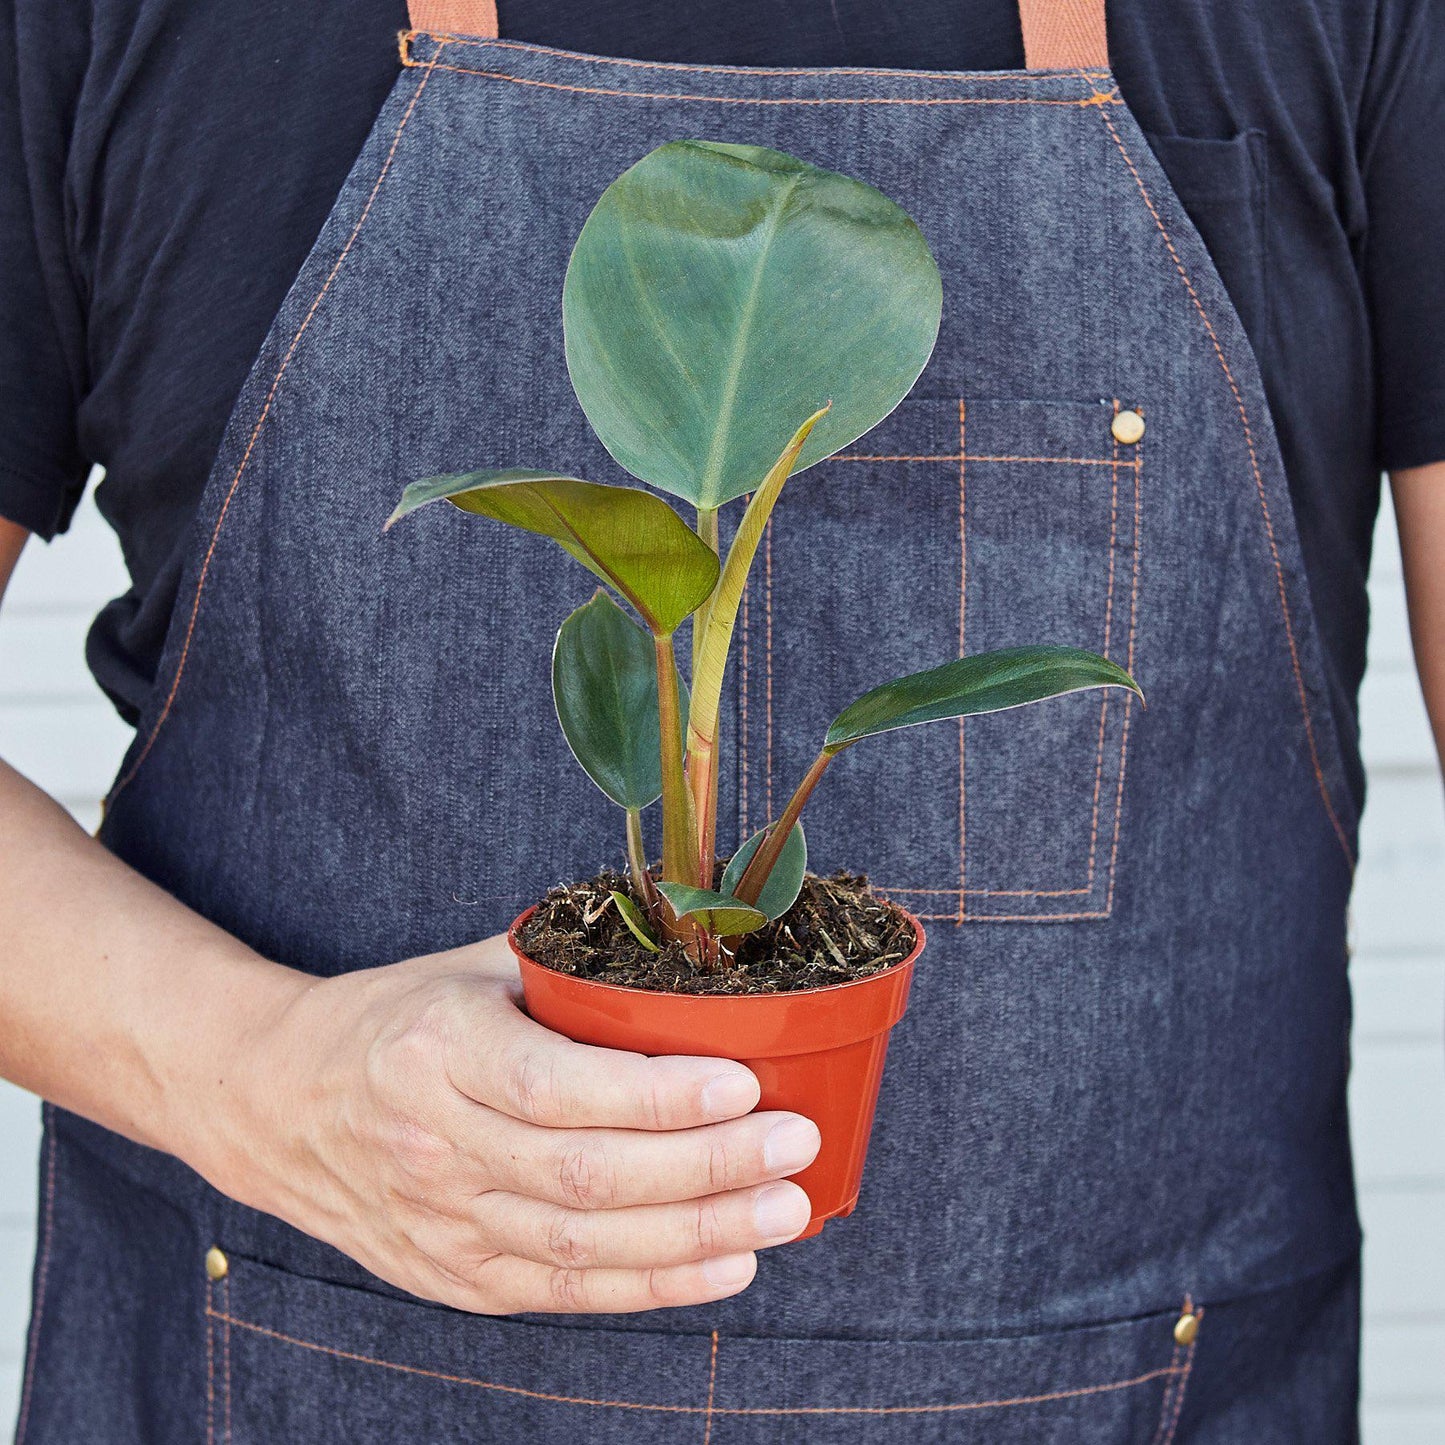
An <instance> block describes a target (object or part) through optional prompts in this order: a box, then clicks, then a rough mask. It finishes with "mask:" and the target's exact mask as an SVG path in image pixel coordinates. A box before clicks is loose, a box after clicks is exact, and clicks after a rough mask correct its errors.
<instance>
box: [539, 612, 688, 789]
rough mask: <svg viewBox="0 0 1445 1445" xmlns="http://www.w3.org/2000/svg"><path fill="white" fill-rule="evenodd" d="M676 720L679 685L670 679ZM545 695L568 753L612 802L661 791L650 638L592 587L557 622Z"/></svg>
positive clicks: (684, 700)
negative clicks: (549, 695)
mask: <svg viewBox="0 0 1445 1445" xmlns="http://www.w3.org/2000/svg"><path fill="white" fill-rule="evenodd" d="M678 694H679V698H680V701H681V704H682V718H683V727H684V728H686V726H687V690H686V688H685V687H683V685H682V681H681V679H679V681H678ZM552 698H553V701H554V702H555V703H556V705H557V721H558V722H560V723H561V724H562V733H563V736H564V737H565V738H566V739H567V746H568V747H569V748H571V749H572V755H573V757H575V758H576V759H577V761H578V762H579V763H581V764H582V766H583V768H584V769H585V770H586V772H587V776H588V777H589V778H591V779H592V781H593V782H594V783H596V784H597V786H598V787H599V788H601V789H602V791H603V792H604V793H606V794H607V796H608V797H609V798H611V799H612V801H613V802H614V803H616V804H617V805H618V807H620V808H645V807H647V805H648V804H649V803H652V802H655V801H656V800H657V799H658V797H659V796H660V795H661V793H662V761H661V758H662V740H661V736H660V734H659V732H658V727H659V723H658V711H657V656H656V652H655V650H654V648H653V645H652V638H651V637H650V636H649V635H648V634H647V632H646V631H645V630H644V629H643V628H641V627H639V626H638V625H637V624H636V623H635V622H634V621H633V620H632V619H631V618H630V617H629V616H628V615H627V614H626V613H625V612H624V611H623V610H622V609H621V608H620V607H619V606H618V605H617V604H616V603H615V602H614V601H613V600H612V599H611V597H609V596H608V595H607V593H606V592H604V591H602V589H601V588H598V590H597V592H596V593H595V594H594V595H593V597H592V599H591V601H589V602H584V603H583V604H582V606H581V607H579V608H578V609H577V610H576V611H575V612H574V613H572V615H571V616H570V617H568V619H567V620H566V621H565V622H564V623H563V624H562V625H561V627H559V628H558V629H557V642H556V645H555V646H554V647H553V649H552Z"/></svg>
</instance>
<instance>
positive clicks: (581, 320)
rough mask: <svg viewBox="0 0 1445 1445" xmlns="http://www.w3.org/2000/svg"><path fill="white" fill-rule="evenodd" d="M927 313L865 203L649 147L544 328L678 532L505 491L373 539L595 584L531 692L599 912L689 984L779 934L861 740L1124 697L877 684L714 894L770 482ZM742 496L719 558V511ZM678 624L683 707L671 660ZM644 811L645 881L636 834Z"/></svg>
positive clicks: (886, 399) (854, 413) (1028, 685)
mask: <svg viewBox="0 0 1445 1445" xmlns="http://www.w3.org/2000/svg"><path fill="white" fill-rule="evenodd" d="M941 309H942V285H941V281H940V278H939V274H938V267H937V265H936V264H935V262H934V259H933V256H932V254H931V253H930V251H929V249H928V244H927V242H926V241H925V240H924V238H923V235H922V233H921V232H920V231H919V229H918V227H917V226H916V225H915V224H914V222H913V220H912V219H911V218H910V217H909V216H908V215H907V214H906V213H905V212H904V211H903V210H902V209H901V208H900V207H898V206H897V205H895V204H894V202H892V201H891V200H889V199H888V198H887V197H886V196H884V195H882V194H881V193H880V192H879V191H877V190H875V189H873V187H871V186H869V185H866V184H864V183H863V182H861V181H857V180H853V179H850V178H849V177H847V176H842V175H838V174H835V173H834V172H831V171H826V170H821V169H819V168H817V167H816V166H812V165H809V164H807V163H806V162H804V161H801V160H798V159H796V158H795V157H793V156H789V155H784V154H782V153H780V152H777V151H771V150H765V149H762V148H760V147H757V146H736V145H720V144H715V143H712V142H707V141H678V142H675V143H673V144H670V145H664V146H662V147H660V148H659V149H657V150H655V151H653V152H652V153H651V154H649V155H647V156H645V157H644V158H643V159H642V160H641V161H639V162H638V163H637V164H636V165H634V166H633V167H632V168H631V169H629V170H628V171H626V172H625V173H624V174H623V175H621V176H620V177H619V178H618V179H617V180H615V181H614V182H613V183H612V184H611V185H610V186H609V187H608V188H607V189H606V191H604V192H603V194H602V197H601V199H600V200H599V201H598V203H597V205H596V207H595V209H594V210H593V211H592V214H591V215H590V216H589V217H588V219H587V222H586V224H585V225H584V226H583V228H582V232H581V234H580V235H579V236H578V238H577V243H576V245H575V247H574V248H573V251H572V258H571V261H570V263H569V265H568V268H567V277H566V282H565V284H564V287H563V293H562V317H563V325H564V331H565V337H566V350H567V366H568V370H569V372H570V374H571V380H572V386H573V389H574V390H575V392H576V394H577V399H578V401H579V402H580V403H581V405H582V409H583V411H584V412H585V413H586V415H587V419H588V421H589V422H590V423H591V424H592V427H593V429H594V430H595V431H596V433H597V435H598V436H599V437H600V438H601V440H602V442H603V444H604V445H605V446H606V448H607V450H608V451H609V452H610V453H611V454H612V456H613V457H614V458H615V459H616V460H617V461H618V462H619V463H620V464H621V465H622V466H623V467H624V468H625V469H626V470H627V471H628V472H630V473H631V474H632V475H633V476H634V477H637V478H638V479H639V480H640V481H642V482H645V483H647V484H648V485H650V486H652V487H655V488H657V489H659V490H660V491H663V492H667V493H669V494H670V495H672V496H674V497H678V498H680V499H681V500H682V501H684V502H686V503H687V504H689V505H690V506H691V507H692V508H694V509H695V518H694V522H693V525H691V526H689V525H688V523H687V522H685V521H684V520H683V518H682V517H681V516H680V515H679V514H678V513H677V512H676V511H674V510H673V508H672V507H671V506H669V505H668V504H667V503H666V502H665V501H663V500H662V498H661V497H658V496H656V495H654V494H653V493H652V492H646V491H642V490H640V489H638V488H635V487H625V486H611V485H604V484H602V483H598V482H589V481H582V480H579V479H577V478H575V477H569V476H565V475H562V474H560V473H558V472H553V471H546V470H540V471H532V470H521V469H516V470H505V471H477V472H467V473H465V474H461V475H456V476H444V477H432V478H428V479H426V480H424V481H419V482H415V483H413V484H412V485H411V486H409V487H407V489H406V491H405V492H404V494H403V496H402V499H401V502H400V504H399V505H398V507H397V508H396V511H395V512H394V513H393V515H392V518H391V521H390V522H388V526H390V525H391V523H392V522H395V521H396V520H398V519H399V518H401V517H403V516H405V515H407V514H408V513H410V512H414V511H415V510H417V508H419V507H423V506H426V505H427V504H428V503H431V502H436V501H441V500H446V501H448V502H450V503H451V504H452V505H453V506H456V507H459V508H460V509H461V510H463V511H465V512H471V513H474V514H475V515H477V516H482V517H490V518H492V519H494V520H496V521H501V522H506V523H509V524H510V525H512V526H514V527H520V528H522V529H524V530H526V531H529V532H534V533H537V534H539V535H541V536H543V537H549V538H551V539H552V540H553V541H555V542H557V543H558V544H559V545H560V546H561V547H562V548H563V550H564V551H566V552H568V553H570V554H571V555H572V556H573V557H574V558H575V559H576V560H577V561H578V562H580V563H581V564H582V566H584V567H585V568H587V569H588V571H590V572H592V573H593V574H595V575H596V576H597V577H598V578H599V579H600V580H601V581H602V582H603V583H604V584H605V588H600V589H599V590H598V591H597V593H596V595H595V596H593V598H592V599H591V600H590V601H589V602H587V603H585V604H584V605H583V606H581V607H579V608H578V609H577V610H576V611H575V612H574V613H572V615H571V616H570V617H568V618H567V620H566V621H565V622H564V623H563V624H562V626H561V628H560V630H559V631H558V633H557V640H556V647H555V650H554V653H553V658H552V684H553V691H554V695H555V698H556V704H557V716H558V718H559V720H560V721H561V725H562V730H563V732H564V733H565V735H566V738H567V742H568V744H569V746H570V747H571V749H572V751H573V753H574V754H575V755H576V758H577V760H578V761H579V762H580V763H581V764H582V766H583V768H585V769H586V771H587V773H588V774H589V775H590V777H591V778H592V780H593V781H594V782H595V783H596V784H597V786H598V787H599V788H601V789H602V791H603V792H604V793H606V794H607V796H608V797H609V798H611V799H612V800H613V801H614V802H616V803H617V804H618V806H619V807H621V808H622V809H623V810H624V812H625V814H626V819H627V830H626V831H627V856H628V862H629V867H630V872H631V878H632V885H633V893H634V895H635V900H636V901H634V898H631V897H628V896H627V895H625V894H622V893H618V894H615V895H614V897H615V901H616V905H617V907H618V908H619V910H621V912H622V915H623V917H624V919H625V920H626V922H627V924H628V927H629V928H630V929H631V931H632V932H633V933H634V934H635V935H636V937H637V938H638V940H639V941H640V942H641V943H643V944H644V946H646V947H648V948H650V949H656V948H658V947H659V946H660V942H661V941H662V940H666V939H677V940H681V941H682V942H683V943H684V944H685V945H686V950H687V953H688V956H689V957H690V958H691V959H692V960H693V961H694V963H695V964H696V965H697V966H698V967H699V968H701V969H704V970H711V969H714V968H716V967H717V965H718V963H719V961H720V960H721V959H723V958H724V957H725V956H726V955H727V953H728V952H729V951H730V950H731V948H732V947H733V946H735V942H736V940H737V939H738V937H739V936H740V935H743V934H746V933H748V932H750V931H752V930H754V929H757V928H760V927H762V926H763V925H764V924H765V923H767V922H768V921H769V920H771V919H774V918H777V917H779V916H780V915H781V914H783V913H784V912H786V911H787V909H788V908H789V907H790V906H791V905H792V904H793V902H794V900H795V899H796V898H797V896H798V893H799V890H800V888H801V886H802V882H803V877H804V872H805V868H806V863H807V847H806V844H805V841H804V836H803V829H802V824H801V821H800V818H801V814H802V811H803V807H804V805H805V804H806V802H807V801H808V798H809V796H810V795H811V793H812V792H813V790H814V788H816V787H817V785H818V783H819V781H820V780H821V778H822V777H823V774H824V772H825V771H826V770H827V769H828V767H829V766H830V765H831V764H832V762H833V760H834V759H835V758H837V757H838V756H839V754H840V753H842V752H844V751H845V750H847V749H849V748H852V747H853V746H854V745H855V744H856V743H859V742H861V741H862V740H863V739H865V738H872V737H875V736H877V735H879V734H881V733H887V732H892V731H894V730H896V729H898V728H905V727H911V726H913V725H914V724H916V723H925V722H934V721H938V720H941V719H945V718H959V717H964V716H967V715H969V714H974V713H984V712H994V711H997V710H1000V709H1003V708H1011V707H1018V706H1021V705H1022V704H1025V703H1032V702H1038V701H1040V700H1042V699H1044V698H1048V697H1054V696H1057V695H1058V694H1061V693H1066V692H1072V691H1075V690H1077V689H1080V688H1089V687H1127V688H1133V689H1134V690H1135V691H1137V687H1136V686H1135V684H1134V682H1133V680H1132V679H1131V678H1130V677H1129V675H1128V674H1127V673H1126V672H1124V671H1123V670H1122V669H1121V668H1119V667H1117V666H1116V665H1115V664H1114V663H1112V662H1109V661H1108V660H1107V659H1105V658H1103V657H1099V656H1096V655H1095V654H1093V653H1090V652H1084V651H1080V650H1078V649H1075V648H1069V647H1057V646H1031V647H1016V648H1011V649H1008V650H1007V651H1001V652H991V653H984V654H980V655H976V656H969V657H959V658H955V659H952V660H950V661H945V662H944V663H943V664H942V666H939V667H936V668H933V669H931V670H929V671H926V672H919V673H914V674H912V675H910V676H907V677H901V678H897V679H895V680H894V681H891V682H885V683H884V684H883V685H882V686H880V687H876V688H874V689H873V690H872V691H871V692H868V693H865V694H864V695H863V696H862V697H860V698H858V699H857V700H856V701H854V702H852V703H850V704H849V706H847V707H845V708H844V709H843V711H842V712H840V713H839V714H838V715H837V717H835V718H834V719H833V721H832V723H831V724H830V725H829V726H828V728H827V730H826V731H825V732H824V734H823V737H822V741H821V744H820V746H819V750H818V754H817V757H816V758H815V759H814V761H813V763H812V765H811V767H809V769H808V770H807V772H806V773H805V774H804V776H803V777H802V779H801V780H800V781H799V782H798V785H797V789H796V791H795V792H794V793H793V795H792V797H791V798H790V799H789V800H788V803H787V805H786V807H785V808H784V809H783V811H782V813H781V814H780V815H779V816H778V817H777V818H776V819H774V820H773V821H772V822H771V823H770V824H769V826H768V827H766V828H764V829H763V830H762V831H761V832H759V833H757V834H756V835H755V836H753V837H751V838H748V839H746V840H742V841H741V842H740V846H738V847H737V848H736V850H735V851H734V853H733V854H732V857H731V860H730V862H729V863H728V865H727V868H726V870H725V871H724V873H723V875H722V878H721V880H720V881H719V880H718V879H717V869H716V861H717V857H718V854H717V797H718V765H719V752H718V749H719V741H720V739H719V729H720V716H721V706H720V705H721V700H722V687H723V677H724V673H725V671H726V668H727V663H728V654H729V650H730V646H731V643H732V638H733V629H734V625H735V623H736V621H737V616H738V609H739V606H740V603H741V601H742V596H743V589H744V587H745V586H746V584H747V578H748V571H749V569H750V567H751V566H752V562H753V558H754V556H755V554H756V553H757V550H758V545H759V543H760V541H761V540H762V537H763V533H764V529H765V528H766V526H767V524H768V519H769V517H770V516H771V514H772V511H773V507H774V505H775V504H776V502H777V500H778V495H779V493H780V492H781V491H782V488H783V486H784V484H785V483H786V482H787V480H788V478H789V477H790V476H792V475H793V474H794V473H795V472H799V471H802V470H804V469H805V468H807V467H809V466H812V465H813V464H814V463H815V462H819V461H822V460H824V459H825V458H827V457H829V456H832V455H833V454H834V453H836V452H838V451H841V450H842V449H843V448H844V447H846V446H848V445H849V444H850V443H851V442H853V441H855V440H856V439H857V438H858V437H860V436H862V435H863V433H864V432H866V431H868V430H869V429H870V428H872V427H874V426H875V425H877V423H878V422H879V421H881V420H882V419H883V418H884V417H885V416H887V415H888V413H889V412H891V411H892V410H893V409H894V407H896V406H897V405H898V403H899V402H900V401H902V399H903V398H904V396H906V395H907V393H908V391H909V389H910V388H911V387H912V386H913V383H914V382H915V381H916V380H917V378H918V376H919V373H920V372H921V371H922V370H923V367H924V365H925V363H926V362H927V361H928V358H929V355H930V353H931V352H932V350H933V344H934V340H935V338H936V336H937V333H938V326H939V319H940V315H941ZM744 497H746V498H747V501H746V503H745V505H744V507H743V511H742V516H741V519H740V520H739V522H738V525H737V529H736V532H735V534H734V536H733V539H732V542H731V545H730V546H729V547H728V549H727V554H726V556H725V557H723V556H720V555H719V551H720V549H719V526H718V512H719V509H720V508H722V507H723V506H725V505H726V504H727V503H729V502H733V501H737V500H738V499H740V498H744ZM607 589H610V590H607ZM614 594H615V596H616V598H620V599H621V601H622V602H623V603H625V604H626V605H627V607H628V608H630V609H631V613H630V614H629V612H628V611H626V610H624V608H623V607H621V606H619V605H618V602H617V601H615V600H614ZM841 605H843V606H847V605H848V599H846V598H845V599H841ZM689 618H690V619H691V644H692V647H691V651H692V657H691V697H690V699H689V695H688V690H687V688H686V687H685V686H684V683H683V680H682V678H681V677H680V676H679V673H678V667H677V661H676V657H675V653H674V637H675V635H676V633H677V631H678V629H679V627H681V625H682V624H683V622H684V621H686V620H687V619H689ZM659 798H661V800H662V861H661V868H660V870H657V871H654V869H653V868H652V867H651V866H650V864H649V861H648V857H647V854H646V852H645V850H644V846H643V835H642V821H641V815H642V811H643V809H644V808H647V807H648V806H649V805H651V804H652V803H654V802H656V801H657V800H658V799H659Z"/></svg>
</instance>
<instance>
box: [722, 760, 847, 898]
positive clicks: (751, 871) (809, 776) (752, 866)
mask: <svg viewBox="0 0 1445 1445" xmlns="http://www.w3.org/2000/svg"><path fill="white" fill-rule="evenodd" d="M839 751H841V749H840V750H839ZM837 755H838V754H837V753H836V752H829V751H828V750H827V749H826V748H825V749H824V750H823V751H822V752H821V753H819V754H818V756H817V757H816V758H814V759H813V762H812V765H811V766H810V767H809V769H808V771H807V772H806V773H804V774H803V781H802V782H801V783H799V784H798V786H797V790H796V791H795V792H794V793H793V796H792V797H791V798H789V799H788V806H787V807H786V808H784V809H783V813H782V816H781V817H780V818H779V819H778V821H777V822H776V823H774V824H773V826H772V827H771V828H769V829H768V836H767V837H766V838H764V839H763V841H762V844H761V846H760V847H759V848H758V851H757V852H756V853H754V854H753V857H752V861H751V862H750V863H749V864H748V866H747V867H746V868H745V869H743V876H742V877H741V878H740V879H739V880H738V886H737V888H736V889H735V890H734V894H733V896H734V897H735V898H736V899H737V900H738V901H739V902H740V903H749V904H754V903H756V902H757V901H758V895H759V894H760V893H762V891H763V885H764V884H765V883H766V882H767V881H768V875H769V874H770V873H771V872H772V871H773V865H774V864H775V863H776V862H777V861H778V859H779V858H780V857H781V856H782V852H783V845H784V844H785V843H786V842H787V841H788V835H789V834H790V833H791V832H792V831H793V828H794V825H795V824H796V823H797V821H798V818H799V817H800V816H801V814H802V811H803V805H804V804H805V803H806V802H807V801H808V799H809V797H811V796H812V792H813V789H814V788H816V787H817V786H818V782H819V780H820V779H821V778H822V776H823V774H824V773H825V772H827V770H828V764H829V763H831V762H832V761H833V759H834V758H835V757H837Z"/></svg>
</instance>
